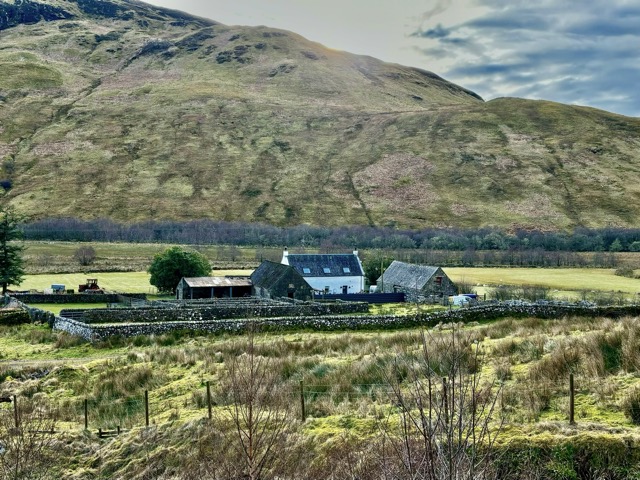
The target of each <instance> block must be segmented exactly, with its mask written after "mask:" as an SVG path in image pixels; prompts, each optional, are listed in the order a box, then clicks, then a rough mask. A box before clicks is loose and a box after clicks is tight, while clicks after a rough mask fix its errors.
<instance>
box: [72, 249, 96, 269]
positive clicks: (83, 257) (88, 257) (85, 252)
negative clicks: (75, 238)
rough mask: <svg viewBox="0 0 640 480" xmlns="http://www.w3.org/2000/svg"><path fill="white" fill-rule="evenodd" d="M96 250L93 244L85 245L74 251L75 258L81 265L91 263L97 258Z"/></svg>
mask: <svg viewBox="0 0 640 480" xmlns="http://www.w3.org/2000/svg"><path fill="white" fill-rule="evenodd" d="M96 256H97V255H96V250H95V248H93V247H92V246H83V247H79V248H78V249H76V251H75V252H73V259H74V260H75V261H76V262H78V263H79V264H80V265H83V266H87V265H91V264H92V263H93V262H94V261H95V259H96Z"/></svg>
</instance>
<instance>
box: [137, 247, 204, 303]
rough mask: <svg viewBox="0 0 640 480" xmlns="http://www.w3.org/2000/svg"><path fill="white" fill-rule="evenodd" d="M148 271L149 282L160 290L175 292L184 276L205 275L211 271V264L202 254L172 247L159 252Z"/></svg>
mask: <svg viewBox="0 0 640 480" xmlns="http://www.w3.org/2000/svg"><path fill="white" fill-rule="evenodd" d="M148 272H149V273H150V274H151V278H150V279H149V282H150V283H151V285H154V286H155V287H157V288H158V290H159V291H160V292H167V293H175V291H176V287H177V286H178V283H179V282H180V279H182V277H204V276H207V275H209V273H210V272H211V265H209V260H207V259H206V258H205V257H204V256H203V255H202V254H200V253H198V252H189V251H187V250H184V249H182V248H180V247H171V248H168V249H166V250H165V251H164V252H162V253H159V254H157V255H156V256H155V257H154V258H153V262H151V266H150V267H149V270H148Z"/></svg>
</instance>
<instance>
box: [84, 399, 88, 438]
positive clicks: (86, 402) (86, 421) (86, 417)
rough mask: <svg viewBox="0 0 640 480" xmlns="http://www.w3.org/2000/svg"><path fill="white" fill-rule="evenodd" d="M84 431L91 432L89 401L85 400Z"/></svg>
mask: <svg viewBox="0 0 640 480" xmlns="http://www.w3.org/2000/svg"><path fill="white" fill-rule="evenodd" d="M84 429H85V430H89V401H88V400H87V399H86V398H85V399H84Z"/></svg>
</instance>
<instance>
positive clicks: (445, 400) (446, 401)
mask: <svg viewBox="0 0 640 480" xmlns="http://www.w3.org/2000/svg"><path fill="white" fill-rule="evenodd" d="M442 399H443V404H444V423H445V425H449V398H448V396H447V378H446V377H443V378H442Z"/></svg>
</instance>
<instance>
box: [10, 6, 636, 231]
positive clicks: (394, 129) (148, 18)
mask: <svg viewBox="0 0 640 480" xmlns="http://www.w3.org/2000/svg"><path fill="white" fill-rule="evenodd" d="M639 146H640V119H635V118H628V117H623V116H619V115H615V114H611V113H607V112H603V111H599V110H595V109H591V108H584V107H576V106H567V105H561V104H556V103H551V102H544V101H528V100H521V99H509V98H504V99H497V100H492V101H489V102H483V101H482V99H481V98H480V97H478V96H477V95H476V94H474V93H473V92H470V91H468V90H466V89H464V88H462V87H459V86H456V85H453V84H451V83H449V82H447V81H446V80H444V79H442V78H440V77H438V76H437V75H434V74H433V73H430V72H428V71H423V70H419V69H416V68H410V67H404V66H400V65H395V64H388V63H384V62H381V61H379V60H376V59H374V58H371V57H364V56H357V55H352V54H349V53H346V52H339V51H335V50H330V49H327V48H325V47H323V46H322V45H319V44H317V43H313V42H311V41H308V40H306V39H304V38H302V37H300V36H299V35H296V34H294V33H291V32H286V31H281V30H276V29H272V28H268V27H230V26H225V25H221V24H219V23H216V22H214V21H211V20H206V19H202V18H198V17H193V16H190V15H187V14H184V13H181V12H176V11H171V10H166V9H161V8H157V7H152V6H150V5H146V4H144V3H142V2H137V1H131V0H109V1H96V0H71V1H63V0H48V1H46V2H45V1H44V0H43V1H41V2H36V1H27V0H15V1H13V2H6V1H4V2H3V1H0V161H1V162H2V169H3V172H2V173H1V174H0V176H1V177H2V178H5V179H8V180H10V181H11V183H12V188H11V189H10V190H9V191H8V192H7V193H6V195H5V196H6V199H5V201H7V202H8V203H10V204H12V205H14V206H16V207H17V208H18V209H19V210H20V211H22V212H24V213H26V214H28V215H31V216H32V217H34V218H43V217H50V216H73V217H79V218H97V217H108V218H112V219H115V220H119V221H140V220H145V219H184V220H190V219H197V218H212V219H220V220H242V221H256V222H267V223H272V224H276V225H294V224H300V223H310V224H319V225H345V224H364V225H366V224H371V225H381V226H384V225H397V226H402V227H412V228H418V227H425V226H459V227H472V226H473V227H476V226H488V225H491V226H499V227H505V228H509V227H511V226H525V227H527V226H531V227H539V228H545V229H563V228H570V227H573V226H578V225H583V226H590V227H601V226H606V225H616V226H634V227H637V226H640V223H639V222H638V220H637V218H639V214H640V202H639V201H638V200H639V199H640V185H639V184H638V182H637V181H636V179H637V175H638V172H639V171H640V149H639V148H638V147H639Z"/></svg>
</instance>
